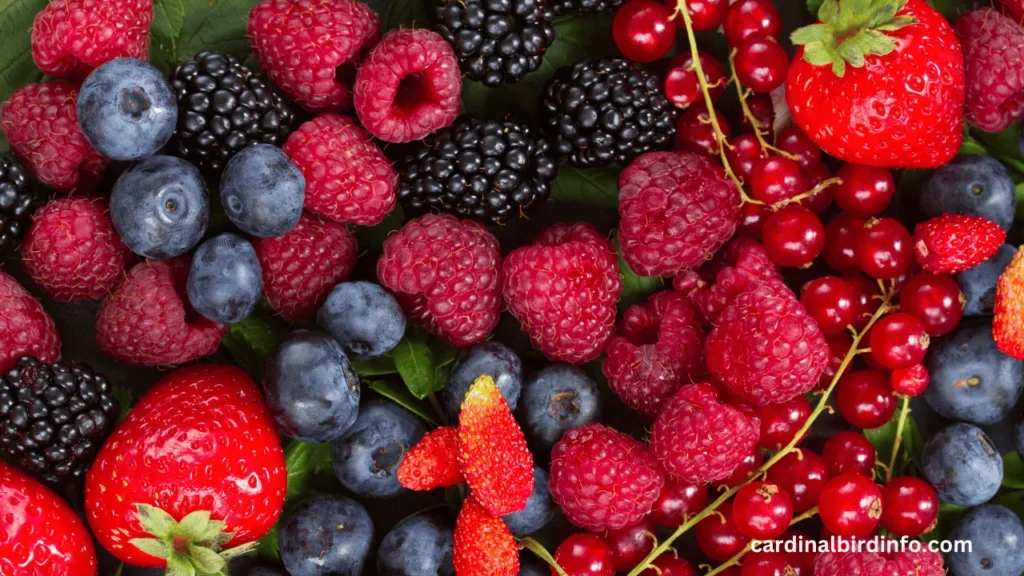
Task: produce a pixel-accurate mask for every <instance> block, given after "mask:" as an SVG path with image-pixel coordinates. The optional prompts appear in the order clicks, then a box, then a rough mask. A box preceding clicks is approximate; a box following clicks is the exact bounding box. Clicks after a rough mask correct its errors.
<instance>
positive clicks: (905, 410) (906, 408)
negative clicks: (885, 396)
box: [885, 394, 910, 483]
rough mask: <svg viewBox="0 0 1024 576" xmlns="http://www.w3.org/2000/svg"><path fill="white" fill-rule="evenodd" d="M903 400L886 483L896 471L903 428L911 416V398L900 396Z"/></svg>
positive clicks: (886, 473) (886, 472)
mask: <svg viewBox="0 0 1024 576" xmlns="http://www.w3.org/2000/svg"><path fill="white" fill-rule="evenodd" d="M900 396H901V398H902V399H903V401H902V403H901V406H900V417H899V420H897V421H896V438H895V439H894V440H893V442H892V455H891V456H889V467H888V468H887V469H886V470H885V481H886V483H888V482H889V481H890V480H892V474H893V470H895V469H896V458H897V456H898V455H899V453H900V444H902V443H903V428H904V427H905V426H906V425H907V414H910V396H906V395H904V394H900Z"/></svg>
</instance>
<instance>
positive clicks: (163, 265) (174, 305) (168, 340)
mask: <svg viewBox="0 0 1024 576" xmlns="http://www.w3.org/2000/svg"><path fill="white" fill-rule="evenodd" d="M188 270H189V261H188V259H187V258H173V259H169V260H147V261H145V262H141V263H139V264H136V265H135V266H134V267H133V268H132V269H131V270H129V271H128V275H127V276H126V277H125V278H124V280H123V281H121V283H120V284H119V285H118V286H117V289H115V290H114V292H113V293H112V294H110V295H109V296H107V297H106V298H104V299H103V303H102V304H100V310H99V312H98V313H97V314H96V343H97V344H99V346H100V349H102V350H103V351H104V352H106V353H107V354H109V355H111V356H113V357H114V358H115V359H117V360H119V361H121V362H126V363H128V364H141V365H145V366H163V365H169V364H184V363H186V362H191V361H193V360H196V359H198V358H200V357H202V356H206V355H207V354H212V353H213V352H214V351H216V350H217V347H218V346H220V341H221V339H222V338H223V337H224V334H225V333H227V327H225V326H224V325H223V324H217V323H215V322H211V321H210V320H207V319H206V318H203V317H202V316H200V315H198V314H196V313H195V312H192V311H191V310H190V309H189V308H188V305H187V301H188V299H187V298H186V296H185V281H186V280H187V279H188Z"/></svg>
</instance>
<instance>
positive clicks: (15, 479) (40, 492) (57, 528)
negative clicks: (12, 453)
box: [0, 462, 96, 576]
mask: <svg viewBox="0 0 1024 576" xmlns="http://www.w3.org/2000/svg"><path fill="white" fill-rule="evenodd" d="M0 574H3V575H4V576H7V575H10V576H96V551H95V550H93V547H92V538H90V537H89V531H88V530H86V529H85V524H83V523H82V519H81V518H79V517H78V516H77V515H76V514H75V512H74V510H72V509H71V507H70V506H68V505H67V504H66V503H65V502H64V501H63V500H61V499H60V498H59V497H58V496H57V495H56V494H54V493H53V492H51V491H50V489H49V488H47V487H45V486H43V485H42V484H40V483H39V482H37V481H35V480H33V479H32V478H30V477H28V476H27V475H25V474H22V473H21V472H19V471H18V470H17V469H16V468H14V467H13V466H11V465H9V464H5V463H4V462H0Z"/></svg>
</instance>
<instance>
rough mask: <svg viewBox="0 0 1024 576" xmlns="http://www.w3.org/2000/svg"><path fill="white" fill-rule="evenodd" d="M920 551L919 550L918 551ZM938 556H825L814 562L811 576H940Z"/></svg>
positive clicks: (899, 554)
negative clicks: (812, 575)
mask: <svg viewBox="0 0 1024 576" xmlns="http://www.w3.org/2000/svg"><path fill="white" fill-rule="evenodd" d="M922 548H923V547H922ZM945 573H946V571H945V569H944V568H943V564H942V555H941V554H939V553H938V552H932V551H930V550H926V549H925V550H922V551H920V552H910V551H905V552H895V553H891V554H876V553H874V552H825V553H822V554H818V556H817V557H816V558H815V559H814V576H883V575H884V576H943V575H944V574H945Z"/></svg>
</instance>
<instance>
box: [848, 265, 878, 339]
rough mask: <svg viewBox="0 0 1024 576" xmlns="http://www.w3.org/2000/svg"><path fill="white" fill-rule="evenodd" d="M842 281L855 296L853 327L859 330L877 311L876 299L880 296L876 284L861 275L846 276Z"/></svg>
mask: <svg viewBox="0 0 1024 576" xmlns="http://www.w3.org/2000/svg"><path fill="white" fill-rule="evenodd" d="M843 280H846V282H847V284H849V285H850V286H851V287H852V288H853V293H854V295H855V296H854V300H853V307H854V309H855V313H854V315H853V327H854V328H856V329H857V330H861V329H863V328H864V327H865V326H867V324H868V322H869V321H870V320H871V316H872V315H873V314H874V313H875V312H876V311H877V310H878V305H879V304H880V303H881V301H880V300H879V299H878V296H881V292H880V291H879V288H878V282H876V281H874V280H872V279H870V278H868V277H867V276H865V275H863V274H848V275H846V276H843Z"/></svg>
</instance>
